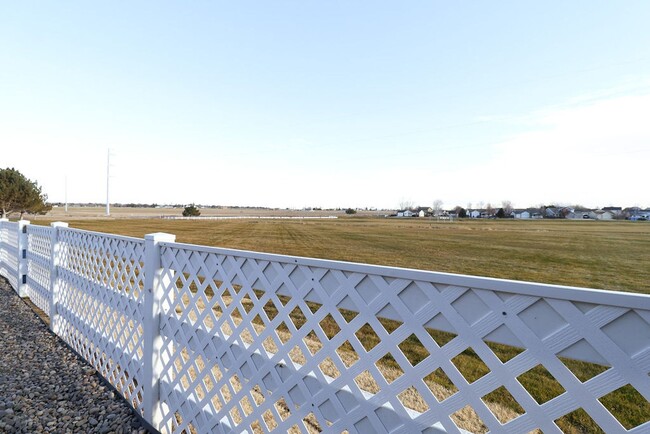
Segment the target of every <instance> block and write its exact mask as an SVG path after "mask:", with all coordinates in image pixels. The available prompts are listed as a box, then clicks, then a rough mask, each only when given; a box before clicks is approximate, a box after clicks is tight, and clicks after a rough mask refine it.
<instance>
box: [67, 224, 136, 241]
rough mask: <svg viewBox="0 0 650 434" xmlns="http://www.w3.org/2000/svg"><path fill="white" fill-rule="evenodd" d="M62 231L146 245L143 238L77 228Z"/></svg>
mask: <svg viewBox="0 0 650 434" xmlns="http://www.w3.org/2000/svg"><path fill="white" fill-rule="evenodd" d="M59 230H60V231H62V232H72V233H78V234H84V235H90V236H99V237H102V238H109V239H111V240H116V241H126V242H130V243H136V244H144V239H142V238H135V237H128V236H126V235H115V234H107V233H105V232H95V231H87V230H84V229H76V228H65V227H62V228H59Z"/></svg>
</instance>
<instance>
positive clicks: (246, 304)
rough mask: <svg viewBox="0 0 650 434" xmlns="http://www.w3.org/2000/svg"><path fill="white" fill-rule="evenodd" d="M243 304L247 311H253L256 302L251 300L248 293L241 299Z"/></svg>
mask: <svg viewBox="0 0 650 434" xmlns="http://www.w3.org/2000/svg"><path fill="white" fill-rule="evenodd" d="M241 306H242V308H244V310H245V311H246V313H251V310H253V308H254V307H255V302H254V301H253V300H251V298H250V296H249V295H248V294H246V295H245V296H244V298H242V299H241Z"/></svg>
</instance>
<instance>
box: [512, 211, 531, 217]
mask: <svg viewBox="0 0 650 434" xmlns="http://www.w3.org/2000/svg"><path fill="white" fill-rule="evenodd" d="M515 218H516V219H529V218H530V212H528V211H526V210H524V211H515Z"/></svg>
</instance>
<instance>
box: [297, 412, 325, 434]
mask: <svg viewBox="0 0 650 434" xmlns="http://www.w3.org/2000/svg"><path fill="white" fill-rule="evenodd" d="M302 424H303V425H304V427H305V428H306V429H307V432H308V433H309V434H312V433H313V434H317V433H320V432H322V431H323V429H322V428H321V426H320V423H318V419H317V418H316V415H315V414H314V413H309V414H308V415H307V416H305V418H304V419H303V420H302Z"/></svg>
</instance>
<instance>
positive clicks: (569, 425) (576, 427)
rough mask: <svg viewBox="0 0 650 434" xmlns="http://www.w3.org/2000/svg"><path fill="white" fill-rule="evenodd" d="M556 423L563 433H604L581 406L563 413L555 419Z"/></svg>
mask: <svg viewBox="0 0 650 434" xmlns="http://www.w3.org/2000/svg"><path fill="white" fill-rule="evenodd" d="M555 425H557V426H558V427H559V428H560V429H561V430H562V432H565V433H577V434H582V433H590V434H592V433H593V434H606V433H605V431H603V430H602V428H601V427H599V426H598V424H597V423H596V422H594V420H593V419H592V418H591V416H589V413H587V412H586V411H584V410H583V409H582V408H579V409H577V410H574V411H572V412H571V413H568V414H565V415H564V416H562V417H561V418H559V419H555Z"/></svg>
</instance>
